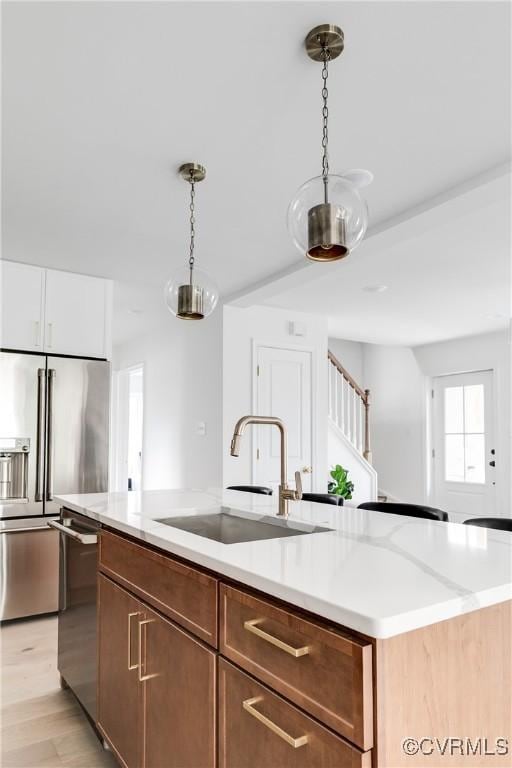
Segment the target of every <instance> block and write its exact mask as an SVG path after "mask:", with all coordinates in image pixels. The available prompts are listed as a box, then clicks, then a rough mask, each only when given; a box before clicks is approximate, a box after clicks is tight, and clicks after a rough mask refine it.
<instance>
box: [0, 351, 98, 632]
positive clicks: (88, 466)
mask: <svg viewBox="0 0 512 768" xmlns="http://www.w3.org/2000/svg"><path fill="white" fill-rule="evenodd" d="M109 402H110V364H109V363H108V362H106V361H104V360H84V359H77V358H70V357H56V356H49V355H38V354H29V353H17V352H0V620H5V619H14V618H20V617H23V616H31V615H34V614H39V613H49V612H53V611H56V610H58V602H59V587H58V584H59V534H58V533H57V531H55V530H52V529H50V528H49V527H48V526H47V521H48V517H49V516H50V515H54V516H55V515H58V514H59V506H58V505H57V504H56V503H55V502H54V500H53V499H54V496H55V495H57V494H67V493H94V492H100V491H106V490H107V483H108V431H109Z"/></svg>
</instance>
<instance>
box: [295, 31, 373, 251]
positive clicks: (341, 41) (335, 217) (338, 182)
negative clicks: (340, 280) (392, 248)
mask: <svg viewBox="0 0 512 768" xmlns="http://www.w3.org/2000/svg"><path fill="white" fill-rule="evenodd" d="M304 44H305V48H306V53H307V55H308V56H309V58H310V59H312V60H313V61H315V62H319V63H321V64H322V69H321V77H322V88H321V119H322V141H321V146H322V174H321V176H316V177H315V178H313V179H310V180H309V181H307V182H306V183H305V184H303V185H302V187H301V188H300V189H299V190H298V192H297V193H296V195H295V197H294V198H293V200H292V201H291V203H290V206H289V208H288V229H289V232H290V235H291V237H292V239H293V241H294V243H295V245H296V246H297V248H298V249H299V250H300V251H301V253H303V254H304V255H305V256H306V257H307V258H308V259H310V260H311V261H320V262H327V261H338V260H339V259H343V258H344V257H345V256H348V254H349V253H351V252H352V251H353V250H354V248H355V247H356V246H357V245H358V244H359V243H360V242H361V240H362V239H363V237H364V235H365V232H366V228H367V225H368V210H367V207H366V201H365V200H364V199H363V198H362V196H361V194H360V191H359V190H360V189H361V188H362V187H364V186H366V185H367V184H369V183H370V182H371V180H372V178H373V176H372V174H370V173H369V172H368V171H363V170H360V169H357V170H354V171H348V172H346V173H343V174H333V173H331V172H330V170H329V89H328V83H329V67H330V64H331V63H332V62H333V61H334V60H335V59H337V58H338V57H339V56H340V54H341V53H342V51H343V49H344V47H345V37H344V34H343V30H342V29H341V28H340V27H338V26H336V25H335V24H320V25H319V26H317V27H315V28H314V29H312V30H311V31H310V32H308V34H307V36H306V39H305V41H304Z"/></svg>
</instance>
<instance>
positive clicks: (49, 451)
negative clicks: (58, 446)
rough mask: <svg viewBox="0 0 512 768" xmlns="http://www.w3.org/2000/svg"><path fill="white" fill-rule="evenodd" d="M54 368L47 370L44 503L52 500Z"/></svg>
mask: <svg viewBox="0 0 512 768" xmlns="http://www.w3.org/2000/svg"><path fill="white" fill-rule="evenodd" d="M54 379H55V368H49V369H48V398H47V425H46V501H52V499H53V381H54Z"/></svg>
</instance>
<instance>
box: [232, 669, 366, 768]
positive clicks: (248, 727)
mask: <svg viewBox="0 0 512 768" xmlns="http://www.w3.org/2000/svg"><path fill="white" fill-rule="evenodd" d="M371 764H372V755H371V750H370V751H368V752H362V751H361V750H360V749H358V748H357V747H355V746H353V745H352V744H349V742H347V741H345V740H344V739H342V738H340V737H339V736H336V735H335V734H334V733H332V731H328V730H327V728H324V727H323V726H322V725H320V723H317V722H316V721H315V720H313V719H312V718H310V717H308V716H307V715H306V714H304V712H302V711H301V710H299V709H297V708H296V707H294V706H293V705H292V704H290V703H289V702H288V701H286V700H285V699H282V698H281V697H280V696H278V695H277V694H276V693H274V692H273V691H271V690H270V688H267V687H266V686H264V685H261V684H260V683H258V682H256V680H254V678H252V677H249V676H248V675H246V674H244V673H243V672H241V671H240V670H239V669H237V668H236V667H233V666H232V665H231V664H229V663H228V662H227V661H224V659H220V661H219V768H278V767H279V768H370V766H371Z"/></svg>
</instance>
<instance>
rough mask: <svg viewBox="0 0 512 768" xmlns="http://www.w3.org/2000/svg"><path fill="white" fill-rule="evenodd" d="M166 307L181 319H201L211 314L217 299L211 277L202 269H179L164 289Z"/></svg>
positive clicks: (215, 288)
mask: <svg viewBox="0 0 512 768" xmlns="http://www.w3.org/2000/svg"><path fill="white" fill-rule="evenodd" d="M164 297H165V303H166V304H167V309H168V310H169V311H170V312H172V314H173V315H175V316H176V317H179V318H180V319H181V320H202V319H203V318H205V317H208V315H211V313H212V312H213V310H214V309H215V307H216V306H217V302H218V300H219V291H218V288H217V286H216V285H215V283H214V281H213V280H212V278H211V277H210V276H209V275H207V274H206V272H203V270H202V269H198V268H197V267H194V268H193V269H192V270H191V269H190V267H189V266H184V267H182V268H181V269H179V270H178V271H177V272H176V274H175V275H174V276H173V277H172V278H171V279H170V280H169V281H168V282H167V284H166V286H165V289H164Z"/></svg>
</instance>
